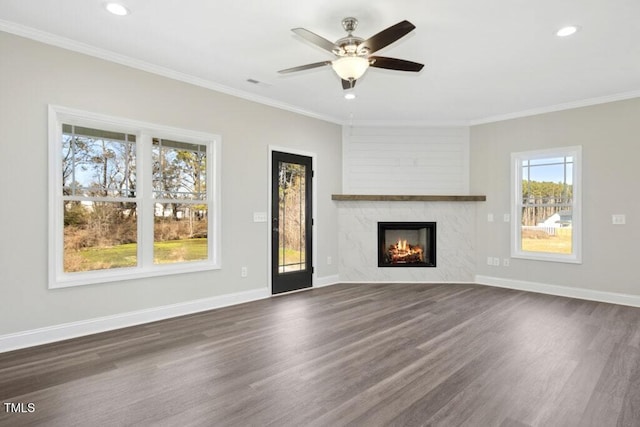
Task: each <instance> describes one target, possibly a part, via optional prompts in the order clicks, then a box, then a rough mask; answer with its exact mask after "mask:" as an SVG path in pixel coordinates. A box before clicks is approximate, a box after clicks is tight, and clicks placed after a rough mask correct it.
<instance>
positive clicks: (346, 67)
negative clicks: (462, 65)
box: [278, 17, 424, 90]
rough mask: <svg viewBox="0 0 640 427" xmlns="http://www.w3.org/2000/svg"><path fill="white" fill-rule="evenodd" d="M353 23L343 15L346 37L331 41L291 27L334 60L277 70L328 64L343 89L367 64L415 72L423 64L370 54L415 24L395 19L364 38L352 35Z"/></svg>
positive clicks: (351, 84)
mask: <svg viewBox="0 0 640 427" xmlns="http://www.w3.org/2000/svg"><path fill="white" fill-rule="evenodd" d="M357 26H358V20H357V19H356V18H352V17H349V18H344V19H343V20H342V27H343V28H344V30H345V31H346V32H347V36H346V37H343V38H341V39H339V40H337V41H336V42H335V43H332V42H330V41H329V40H327V39H325V38H324V37H321V36H319V35H317V34H315V33H312V32H311V31H309V30H306V29H304V28H294V29H292V30H291V31H293V32H294V33H296V34H297V35H299V36H300V37H302V38H303V39H305V40H307V41H309V42H311V43H313V44H315V45H316V46H319V47H321V48H322V49H324V50H326V51H329V52H331V53H333V54H334V55H335V56H336V59H334V60H333V61H322V62H315V63H313V64H307V65H300V66H299V67H293V68H287V69H285V70H280V71H278V72H279V73H281V74H286V73H292V72H294V71H302V70H309V69H312V68H317V67H323V66H325V65H331V67H332V68H333V70H334V71H335V72H336V74H338V76H339V77H340V78H341V79H342V88H343V89H345V90H346V89H352V88H353V87H354V86H355V84H356V80H358V79H359V78H360V77H362V76H363V75H364V73H365V72H366V71H367V69H368V68H369V67H376V68H386V69H388V70H398V71H413V72H418V71H420V70H422V67H424V64H419V63H417V62H412V61H406V60H404V59H396V58H387V57H385V56H371V54H372V53H374V52H376V51H378V50H380V49H382V48H383V47H386V46H388V45H390V44H391V43H393V42H395V41H396V40H398V39H401V38H402V37H404V36H405V35H407V34H408V33H410V32H411V31H413V29H414V28H416V27H415V25H413V24H412V23H411V22H409V21H406V20H405V21H402V22H398V23H397V24H395V25H392V26H391V27H389V28H387V29H385V30H382V31H380V32H379V33H378V34H376V35H374V36H372V37H370V38H369V39H367V40H365V39H363V38H361V37H357V36H354V35H353V32H354V31H355V29H356V27H357Z"/></svg>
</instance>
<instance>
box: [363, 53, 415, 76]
mask: <svg viewBox="0 0 640 427" xmlns="http://www.w3.org/2000/svg"><path fill="white" fill-rule="evenodd" d="M369 62H370V64H371V67H377V68H386V69H387V70H398V71H413V72H418V71H420V70H422V67H424V64H420V63H418V62H412V61H406V60H404V59H396V58H387V57H384V56H370V57H369Z"/></svg>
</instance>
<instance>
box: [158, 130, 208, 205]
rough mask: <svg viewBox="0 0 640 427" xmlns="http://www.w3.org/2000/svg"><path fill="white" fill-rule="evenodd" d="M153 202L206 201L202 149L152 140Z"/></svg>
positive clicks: (169, 141) (204, 164) (203, 150)
mask: <svg viewBox="0 0 640 427" xmlns="http://www.w3.org/2000/svg"><path fill="white" fill-rule="evenodd" d="M152 155H153V190H154V198H156V199H179V200H206V199H207V194H206V192H207V188H206V168H207V163H206V160H207V151H206V146H204V145H199V144H191V143H188V142H178V141H171V140H165V139H159V138H154V139H153V150H152Z"/></svg>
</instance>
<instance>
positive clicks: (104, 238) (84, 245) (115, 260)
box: [64, 201, 138, 273]
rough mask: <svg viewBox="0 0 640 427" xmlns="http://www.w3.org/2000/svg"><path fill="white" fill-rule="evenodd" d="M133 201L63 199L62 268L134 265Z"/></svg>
mask: <svg viewBox="0 0 640 427" xmlns="http://www.w3.org/2000/svg"><path fill="white" fill-rule="evenodd" d="M137 218H138V216H137V209H136V204H135V203H119V202H87V201H85V202H78V201H67V202H65V205H64V271H65V272H67V273H70V272H77V271H92V270H104V269H110V268H120V267H134V266H136V265H137V263H138V261H137V240H138V239H137V236H138V231H137V226H138V225H137V222H138V221H137Z"/></svg>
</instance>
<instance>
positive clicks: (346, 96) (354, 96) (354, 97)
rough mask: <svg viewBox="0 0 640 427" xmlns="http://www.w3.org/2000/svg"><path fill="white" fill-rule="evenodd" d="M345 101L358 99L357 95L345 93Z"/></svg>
mask: <svg viewBox="0 0 640 427" xmlns="http://www.w3.org/2000/svg"><path fill="white" fill-rule="evenodd" d="M344 99H349V100H351V99H356V94H355V93H353V92H349V93H345V94H344Z"/></svg>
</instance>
